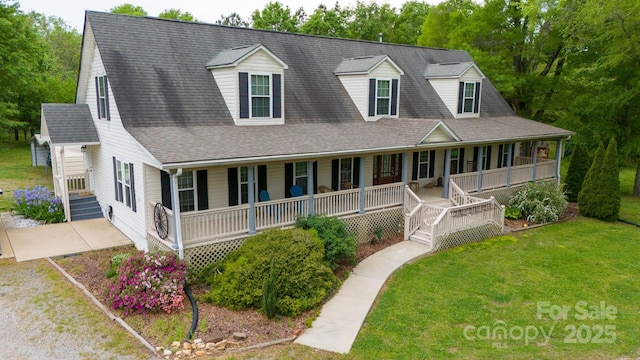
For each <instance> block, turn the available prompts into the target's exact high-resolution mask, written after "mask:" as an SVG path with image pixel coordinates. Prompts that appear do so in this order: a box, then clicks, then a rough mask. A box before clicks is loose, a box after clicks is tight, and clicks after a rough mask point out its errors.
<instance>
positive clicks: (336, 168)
mask: <svg viewBox="0 0 640 360" xmlns="http://www.w3.org/2000/svg"><path fill="white" fill-rule="evenodd" d="M331 189H333V190H334V191H338V190H340V160H338V159H333V160H331Z"/></svg>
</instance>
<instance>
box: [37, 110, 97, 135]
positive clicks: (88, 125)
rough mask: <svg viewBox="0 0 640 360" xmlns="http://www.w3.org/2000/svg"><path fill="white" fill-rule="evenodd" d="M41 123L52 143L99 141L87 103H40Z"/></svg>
mask: <svg viewBox="0 0 640 360" xmlns="http://www.w3.org/2000/svg"><path fill="white" fill-rule="evenodd" d="M42 124H43V125H44V126H43V128H44V129H46V134H42V135H44V136H48V139H49V142H50V143H51V144H53V145H69V144H80V145H87V144H98V143H99V142H100V139H99V138H98V133H97V131H96V128H95V127H94V126H93V119H92V118H91V111H90V110H89V106H88V105H87V104H42Z"/></svg>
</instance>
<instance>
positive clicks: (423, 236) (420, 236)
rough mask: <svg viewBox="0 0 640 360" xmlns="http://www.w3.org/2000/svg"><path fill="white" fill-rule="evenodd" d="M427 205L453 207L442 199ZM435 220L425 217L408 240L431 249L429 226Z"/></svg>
mask: <svg viewBox="0 0 640 360" xmlns="http://www.w3.org/2000/svg"><path fill="white" fill-rule="evenodd" d="M429 205H431V206H437V207H441V208H449V207H454V206H455V204H454V203H453V202H451V201H450V200H448V199H442V200H438V201H435V202H430V203H429ZM435 220H436V216H428V217H426V218H425V219H424V220H423V222H422V225H421V226H420V228H419V229H418V230H416V231H415V232H414V233H413V234H412V235H411V236H409V240H411V241H415V242H417V243H420V244H424V245H426V246H428V247H429V248H431V224H432V223H433V222H434V221H435Z"/></svg>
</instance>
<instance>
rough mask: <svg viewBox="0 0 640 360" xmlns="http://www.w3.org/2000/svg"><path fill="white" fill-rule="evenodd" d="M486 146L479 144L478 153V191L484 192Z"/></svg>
mask: <svg viewBox="0 0 640 360" xmlns="http://www.w3.org/2000/svg"><path fill="white" fill-rule="evenodd" d="M484 148H485V147H484V146H478V155H476V171H477V172H478V179H477V180H478V192H479V193H481V192H482V155H484Z"/></svg>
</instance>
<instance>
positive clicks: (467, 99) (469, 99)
mask: <svg viewBox="0 0 640 360" xmlns="http://www.w3.org/2000/svg"><path fill="white" fill-rule="evenodd" d="M475 94H476V84H475V83H469V82H468V83H464V105H463V106H462V109H463V112H466V113H471V112H473V108H474V107H473V106H474V102H475Z"/></svg>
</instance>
